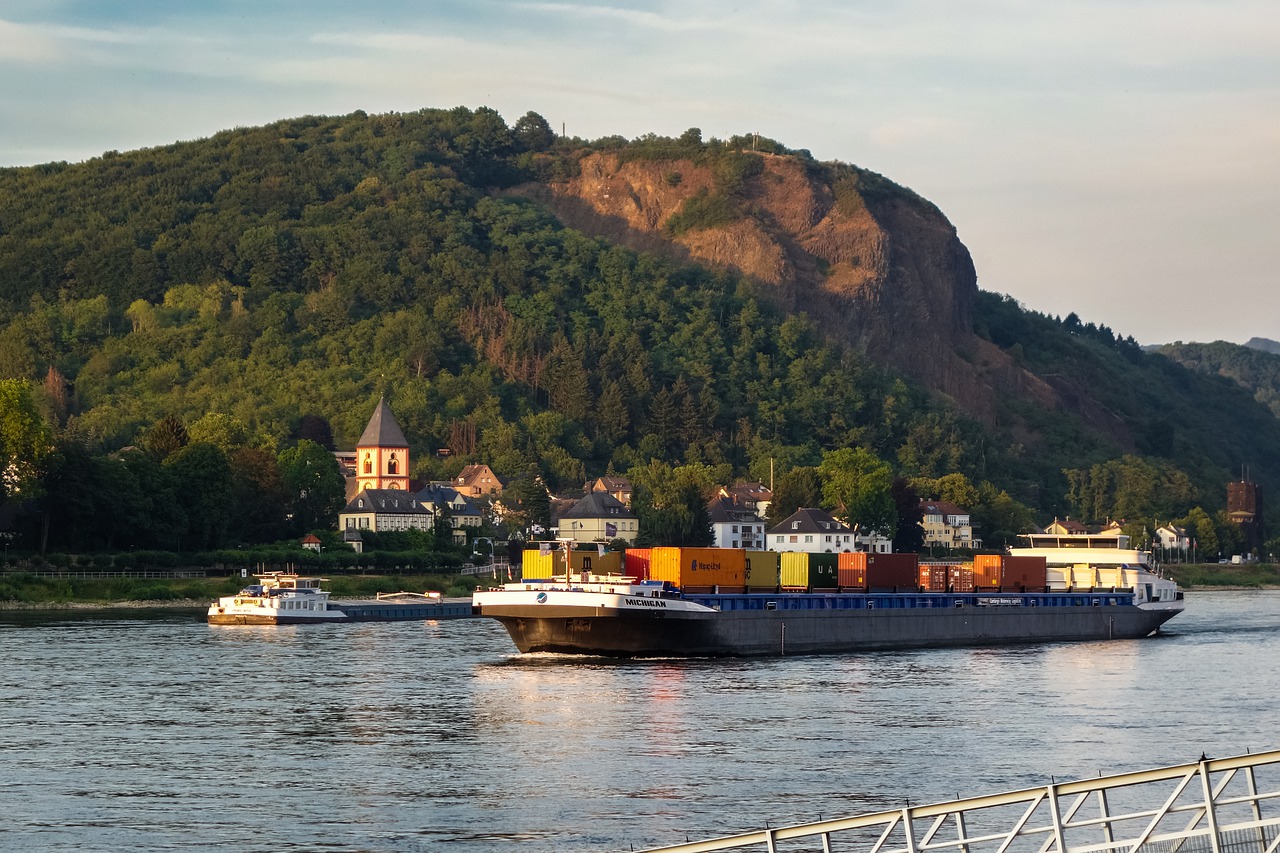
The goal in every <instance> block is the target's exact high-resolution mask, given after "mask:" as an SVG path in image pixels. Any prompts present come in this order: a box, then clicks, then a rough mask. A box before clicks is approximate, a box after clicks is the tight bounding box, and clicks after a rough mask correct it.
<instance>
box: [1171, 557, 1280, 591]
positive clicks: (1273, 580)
mask: <svg viewBox="0 0 1280 853" xmlns="http://www.w3.org/2000/svg"><path fill="white" fill-rule="evenodd" d="M1164 569H1165V574H1167V575H1168V576H1169V577H1170V578H1172V579H1173V580H1175V581H1177V582H1178V586H1181V587H1183V588H1184V589H1197V588H1204V587H1242V588H1247V589H1265V588H1268V587H1280V564H1276V563H1247V564H1244V565H1239V566H1237V565H1234V564H1222V563H1173V564H1166V565H1165V567H1164Z"/></svg>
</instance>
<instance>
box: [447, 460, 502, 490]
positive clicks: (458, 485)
mask: <svg viewBox="0 0 1280 853" xmlns="http://www.w3.org/2000/svg"><path fill="white" fill-rule="evenodd" d="M450 485H452V486H453V487H454V488H455V489H457V490H458V492H459V493H461V494H463V495H466V496H467V497H469V498H475V497H480V496H481V495H500V494H502V481H501V480H500V479H498V475H497V474H495V473H493V469H492V468H490V467H489V466H488V465H484V464H480V465H468V466H466V467H465V468H463V469H462V470H461V471H459V472H458V476H456V477H454V478H453V482H452V483H451V484H450Z"/></svg>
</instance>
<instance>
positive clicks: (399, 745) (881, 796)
mask: <svg viewBox="0 0 1280 853" xmlns="http://www.w3.org/2000/svg"><path fill="white" fill-rule="evenodd" d="M1277 697H1280V591H1263V592H1241V591H1213V592H1199V591H1193V592H1190V593H1188V595H1187V609H1186V612H1185V613H1183V614H1182V615H1180V616H1178V617H1176V618H1175V619H1174V620H1173V621H1172V622H1170V623H1168V624H1167V625H1166V626H1165V628H1164V629H1163V633H1162V634H1161V635H1159V636H1156V637H1152V638H1148V639H1145V640H1137V641H1117V642H1109V643H1078V644H1062V645H1037V646H1018V647H1011V648H994V649H938V650H926V651H909V652H880V653H863V654H849V655H840V656H829V657H788V658H772V659H752V660H688V661H684V660H663V661H642V662H626V661H621V662H615V661H603V660H598V659H591V660H582V659H573V658H568V657H558V656H543V655H534V656H521V655H519V654H517V653H516V651H515V647H514V646H513V645H512V644H511V642H510V640H509V639H508V638H507V636H506V633H505V632H504V631H503V630H502V628H501V627H500V626H499V625H498V624H497V623H496V622H492V621H490V620H460V621H450V622H435V623H433V622H427V623H422V622H414V623H390V624H356V625H325V626H320V625H314V626H291V627H211V626H209V625H206V624H205V623H204V621H203V614H196V613H190V612H172V611H168V612H166V611H88V612H85V611H66V612H56V613H30V612H0V849H3V850H25V851H45V850H50V851H64V850H66V851H69V850H131V851H162V850H188V849H196V848H205V847H212V848H216V849H220V850H236V851H253V850H262V851H267V850H270V851H284V850H308V851H311V850H326V851H371V852H372V851H434V850H443V849H451V850H467V851H471V850H475V851H489V850H509V849H511V848H512V847H513V846H514V845H515V844H517V843H518V844H519V846H520V848H521V849H522V850H532V851H539V850H546V851H579V850H580V851H587V850H599V851H625V850H629V849H631V848H632V847H633V846H634V848H635V849H640V848H643V847H647V846H652V845H656V844H673V843H677V842H682V841H684V840H685V838H686V835H687V836H688V837H689V838H690V839H695V840H696V839H699V838H707V837H713V836H717V835H723V834H730V833H736V832H743V831H749V830H753V829H756V828H760V827H762V826H763V824H764V822H765V821H766V820H768V821H769V822H770V823H771V825H773V826H778V825H781V824H790V823H799V822H803V821H808V820H816V819H818V818H820V817H833V816H836V815H841V814H855V813H860V812H866V811H873V810H880V809H885V808H893V807H899V806H901V805H903V804H904V803H905V802H906V801H908V800H909V801H910V802H912V803H924V802H930V801H937V800H946V799H951V798H953V797H955V796H957V795H966V796H967V795H971V794H978V793H988V792H995V791H1003V790H1011V789H1017V788H1024V787H1028V786H1032V785H1038V784H1042V783H1046V782H1048V781H1050V777H1055V778H1056V779H1058V780H1063V779H1071V778H1084V777H1094V776H1097V775H1098V774H1099V773H1108V774H1109V773H1116V772H1123V771H1128V770H1138V769H1144V768H1147V767H1154V766H1158V765H1163V764H1172V763H1181V762H1186V761H1193V760H1195V759H1197V758H1199V756H1200V754H1201V753H1202V752H1204V753H1207V754H1208V755H1209V756H1210V757H1222V756H1228V755H1236V754H1241V753H1244V752H1246V751H1254V752H1256V751H1259V750H1264V749H1275V748H1277V747H1280V711H1278V710H1277V705H1276V702H1277Z"/></svg>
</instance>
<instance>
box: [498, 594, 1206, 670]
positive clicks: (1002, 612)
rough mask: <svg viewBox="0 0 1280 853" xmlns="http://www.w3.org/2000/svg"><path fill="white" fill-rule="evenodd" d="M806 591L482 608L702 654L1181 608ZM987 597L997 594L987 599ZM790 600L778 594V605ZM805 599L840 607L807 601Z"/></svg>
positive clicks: (1129, 630) (1023, 633)
mask: <svg viewBox="0 0 1280 853" xmlns="http://www.w3.org/2000/svg"><path fill="white" fill-rule="evenodd" d="M807 598H808V600H807V601H806V600H805V599H804V598H801V597H796V598H793V599H791V600H790V601H787V602H785V603H786V604H788V605H799V606H795V607H793V608H786V609H742V610H730V609H725V610H710V611H700V612H692V613H684V612H675V613H672V612H661V613H637V612H634V611H630V610H610V609H607V608H598V607H596V608H587V609H575V608H572V607H557V608H556V609H555V611H544V610H539V608H538V607H537V606H536V605H520V604H512V605H510V606H508V607H503V606H500V605H491V606H484V607H482V608H481V615H483V616H490V617H492V618H495V619H497V620H498V621H499V622H501V623H502V624H503V625H504V626H505V627H506V629H507V631H508V633H509V634H510V635H511V638H512V640H513V641H514V642H515V644H516V647H517V648H518V649H519V650H520V651H521V652H560V653H570V654H591V655H602V656H612V657H661V656H699V657H701V656H757V655H786V654H824V653H836V652H856V651H873V650H881V649H907V648H930V647H946V646H982V645H1009V644H1017V643H1040V642H1072V641H1088V640H1119V639H1136V638H1139V637H1145V636H1148V635H1149V634H1151V633H1153V632H1155V631H1156V630H1157V629H1158V628H1159V627H1160V626H1161V625H1162V624H1164V623H1165V622H1166V621H1168V620H1169V619H1170V618H1172V617H1173V616H1175V615H1176V614H1177V613H1178V612H1179V611H1180V609H1181V608H1180V607H1171V608H1158V607H1157V608H1146V607H1142V606H1137V605H1133V604H1118V605H1112V606H1090V605H1089V604H1087V603H1086V604H1085V605H1083V606H1080V605H1076V606H1062V607H1055V606H1041V602H1039V601H1037V602H1036V605H1030V604H1029V603H1028V602H1029V599H1027V598H1020V599H1015V598H1007V597H1006V598H1001V597H995V598H987V599H979V598H978V597H974V598H971V599H969V600H967V601H965V602H964V603H963V605H962V606H959V607H957V606H956V605H955V600H954V599H951V598H944V597H928V596H915V597H913V599H912V603H913V604H916V605H918V606H911V607H888V606H882V607H880V608H876V607H874V602H873V606H872V607H871V608H867V607H866V604H867V601H866V600H862V601H851V600H847V599H846V600H844V602H843V603H844V604H847V605H849V609H843V608H841V607H840V606H839V605H840V603H841V601H840V599H841V597H839V596H837V597H834V600H833V598H832V597H824V596H812V597H807ZM693 600H694V601H696V602H697V603H699V604H703V605H706V606H709V607H715V606H717V603H719V604H720V605H726V604H728V603H729V602H727V601H720V602H717V600H716V598H715V597H714V596H707V597H696V598H694V599H693ZM900 600H905V599H900ZM979 600H985V601H988V602H993V603H991V604H988V605H986V606H983V605H979V604H977V603H976V602H977V601H979ZM1015 601H1020V602H1022V603H1020V604H1016V605H1015V604H1013V602H1015ZM994 602H1002V603H999V604H997V603H994ZM1003 602H1008V604H1005V603H1003ZM761 603H763V602H761ZM782 603H783V602H781V601H777V600H775V601H774V604H775V606H777V605H779V604H782ZM880 603H881V604H882V605H883V604H887V603H888V602H880ZM895 603H896V602H895ZM806 604H815V605H816V604H822V605H825V606H827V607H831V606H832V605H833V604H834V605H835V606H834V607H831V609H816V608H815V609H807V608H805V607H804V605H806ZM859 604H861V605H862V607H861V608H857V605H859ZM855 608H857V609H855Z"/></svg>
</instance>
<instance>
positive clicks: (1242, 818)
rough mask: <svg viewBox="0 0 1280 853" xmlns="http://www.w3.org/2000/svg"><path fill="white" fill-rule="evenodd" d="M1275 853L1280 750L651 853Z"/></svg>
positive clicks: (1279, 843) (1278, 852)
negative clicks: (810, 852) (743, 852)
mask: <svg viewBox="0 0 1280 853" xmlns="http://www.w3.org/2000/svg"><path fill="white" fill-rule="evenodd" d="M815 844H820V845H821V846H820V848H816V849H821V850H822V851H823V853H831V851H833V850H839V851H842V853H929V851H944V852H945V853H953V851H954V853H988V851H990V853H1120V852H1121V851H1123V853H1280V751H1271V752H1264V753H1258V754H1256V755H1241V756H1236V757H1234V758H1222V759H1207V758H1203V757H1202V759H1201V760H1200V761H1197V762H1194V763H1191V764H1180V765H1175V766H1172V767H1161V768H1156V769H1154V770H1144V771H1140V772H1136V773H1123V774H1120V775H1116V776H1105V777H1100V778H1098V779H1088V780H1081V781H1076V782H1060V783H1053V784H1050V785H1045V786H1043V787H1038V788H1028V789H1025V790H1021V791H1011V792H1008V793H1003V794H992V795H988V796H979V797H969V798H965V799H957V800H953V801H951V802H945V803H935V804H932V805H924V806H908V807H905V808H902V809H895V810H892V811H884V812H876V813H872V814H864V815H856V816H851V817H845V818H836V819H832V820H823V821H818V822H816V823H807V824H798V825H795V826H786V827H778V828H766V829H763V830H757V831H755V832H748V833H744V834H742V835H734V836H727V837H724V838H716V839H710V840H707V841H695V842H686V843H684V844H676V845H673V846H668V847H654V848H650V849H649V851H648V853H658V851H663V853H709V851H718V850H757V851H759V850H764V851H768V853H781V851H792V850H795V851H799V850H814V849H815V846H814V845H815Z"/></svg>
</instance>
